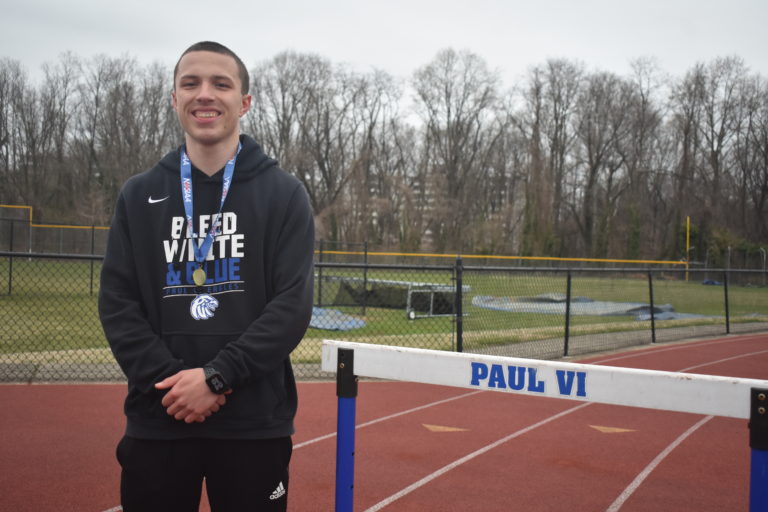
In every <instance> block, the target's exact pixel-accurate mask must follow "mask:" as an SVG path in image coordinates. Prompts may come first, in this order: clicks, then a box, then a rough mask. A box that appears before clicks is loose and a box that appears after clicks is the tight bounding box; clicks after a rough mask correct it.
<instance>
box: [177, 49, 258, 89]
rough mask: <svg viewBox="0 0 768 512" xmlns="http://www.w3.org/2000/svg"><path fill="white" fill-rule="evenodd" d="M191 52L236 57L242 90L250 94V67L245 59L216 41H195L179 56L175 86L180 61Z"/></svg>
mask: <svg viewBox="0 0 768 512" xmlns="http://www.w3.org/2000/svg"><path fill="white" fill-rule="evenodd" d="M191 52H213V53H221V54H223V55H229V56H230V57H232V58H233V59H235V63H236V64H237V70H238V71H239V72H240V84H241V87H240V90H241V92H242V93H243V94H248V91H249V90H250V88H251V85H250V78H249V75H248V69H247V68H246V67H245V64H243V61H242V60H240V57H238V56H237V54H236V53H235V52H233V51H232V50H230V49H229V48H227V47H226V46H224V45H223V44H220V43H216V42H214V41H200V42H199V43H195V44H193V45H192V46H190V47H189V48H187V49H186V50H184V53H182V54H181V57H179V60H177V61H176V66H174V68H173V87H174V89H175V88H176V75H177V74H178V73H179V62H181V59H182V57H184V56H185V55H186V54H188V53H191Z"/></svg>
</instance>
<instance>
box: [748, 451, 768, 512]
mask: <svg viewBox="0 0 768 512" xmlns="http://www.w3.org/2000/svg"><path fill="white" fill-rule="evenodd" d="M749 510H750V512H768V451H765V450H756V449H753V450H752V471H751V473H750V481H749Z"/></svg>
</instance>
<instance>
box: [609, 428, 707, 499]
mask: <svg viewBox="0 0 768 512" xmlns="http://www.w3.org/2000/svg"><path fill="white" fill-rule="evenodd" d="M713 417H714V416H706V417H705V418H703V419H701V420H699V421H698V422H697V423H696V424H695V425H694V426H692V427H691V428H689V429H688V430H686V431H685V432H684V433H683V434H681V435H680V437H678V438H677V439H675V440H674V441H673V442H672V443H671V444H670V445H669V446H667V447H666V448H664V451H662V452H661V453H660V454H658V455H657V456H656V458H655V459H653V460H652V461H651V463H650V464H648V465H647V466H646V467H645V469H643V470H642V471H641V472H640V474H639V475H637V477H635V479H634V480H633V481H632V483H631V484H629V486H627V488H626V489H624V491H623V492H622V493H621V494H620V495H619V497H618V498H616V500H615V501H614V502H613V503H612V504H611V506H610V507H608V508H607V509H605V512H617V511H618V510H619V509H621V507H622V505H624V502H626V501H627V500H628V499H629V497H630V496H632V494H633V493H634V492H635V491H636V490H637V489H638V487H640V486H641V485H642V483H643V482H644V481H645V479H646V478H648V475H650V474H651V472H652V471H653V470H654V469H656V466H658V465H659V464H661V461H663V460H664V459H665V458H666V457H667V455H669V454H670V453H672V450H674V449H675V448H677V447H678V446H679V445H680V443H682V442H683V441H685V439H686V438H687V437H688V436H690V435H691V434H693V433H694V432H695V431H697V430H698V429H699V427H701V426H702V425H704V424H705V423H706V422H708V421H709V420H711V419H712V418H713Z"/></svg>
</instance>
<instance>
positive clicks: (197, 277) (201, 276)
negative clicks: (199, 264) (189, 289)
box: [192, 268, 206, 286]
mask: <svg viewBox="0 0 768 512" xmlns="http://www.w3.org/2000/svg"><path fill="white" fill-rule="evenodd" d="M205 279H206V276H205V270H203V269H202V268H198V269H197V270H195V271H194V272H192V280H193V281H194V282H195V284H196V285H197V286H203V285H204V284H205Z"/></svg>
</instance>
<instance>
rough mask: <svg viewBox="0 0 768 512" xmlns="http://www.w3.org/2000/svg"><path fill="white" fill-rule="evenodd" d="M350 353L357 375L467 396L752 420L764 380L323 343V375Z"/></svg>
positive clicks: (765, 383) (345, 342)
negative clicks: (480, 393) (467, 392)
mask: <svg viewBox="0 0 768 512" xmlns="http://www.w3.org/2000/svg"><path fill="white" fill-rule="evenodd" d="M340 348H343V349H350V350H353V351H354V370H353V371H354V374H355V375H357V376H358V377H372V378H379V379H389V380H398V381H409V382H419V383H425V384H437V385H443V386H454V387H461V388H468V389H481V390H488V391H500V392H507V393H517V394H524V395H532V396H546V397H551V398H564V399H569V400H579V401H584V402H596V403H603V404H612V405H624V406H630V407H645V408H649V409H661V410H666V411H677V412H687V413H693V414H704V415H712V416H725V417H731V418H743V419H749V417H750V389H751V388H768V380H759V379H741V378H735V377H721V376H713V375H699V374H692V373H675V372H663V371H655V370H638V369H633V368H620V367H615V366H602V365H590V364H578V363H568V362H561V361H542V360H535V359H521V358H513V357H500V356H487V355H479V354H467V353H456V352H444V351H438V350H426V349H418V348H404V347H392V346H384V345H371V344H366V343H353V342H348V341H335V340H324V341H323V348H322V370H323V371H326V372H336V370H337V368H336V367H337V354H338V349H340Z"/></svg>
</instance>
